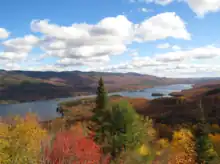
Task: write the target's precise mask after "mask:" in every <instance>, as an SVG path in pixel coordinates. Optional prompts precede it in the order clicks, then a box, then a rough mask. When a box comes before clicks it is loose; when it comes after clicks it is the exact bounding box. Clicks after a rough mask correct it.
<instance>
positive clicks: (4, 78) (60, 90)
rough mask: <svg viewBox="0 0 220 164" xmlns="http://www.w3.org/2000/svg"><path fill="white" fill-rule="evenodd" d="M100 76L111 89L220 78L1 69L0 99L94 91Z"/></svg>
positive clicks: (42, 98) (206, 81)
mask: <svg viewBox="0 0 220 164" xmlns="http://www.w3.org/2000/svg"><path fill="white" fill-rule="evenodd" d="M100 77H103V79H104V82H105V85H106V88H107V89H108V92H117V91H123V90H141V89H144V88H149V87H153V86H157V85H168V84H197V85H199V84H203V83H209V82H211V81H212V82H213V81H218V80H220V78H166V77H156V76H152V75H144V74H138V73H132V72H131V73H109V72H81V71H65V72H52V71H47V72H40V71H6V70H0V102H7V101H13V102H15V101H16V102H24V101H34V100H45V99H52V98H61V97H70V96H77V95H88V94H94V93H95V91H96V87H97V82H98V80H99V78H100Z"/></svg>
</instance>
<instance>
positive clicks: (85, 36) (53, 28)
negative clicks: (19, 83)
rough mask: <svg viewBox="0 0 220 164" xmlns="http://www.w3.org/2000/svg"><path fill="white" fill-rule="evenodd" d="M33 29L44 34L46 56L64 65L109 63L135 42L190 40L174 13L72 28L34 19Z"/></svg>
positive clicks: (71, 26)
mask: <svg viewBox="0 0 220 164" xmlns="http://www.w3.org/2000/svg"><path fill="white" fill-rule="evenodd" d="M31 29H32V31H33V32H38V33H41V34H42V37H43V39H41V41H40V47H41V49H42V50H43V51H44V52H45V56H53V57H58V58H61V59H62V60H60V61H59V64H65V65H70V64H72V65H91V63H94V61H96V62H97V63H98V62H102V61H103V59H104V61H105V62H107V61H109V58H110V57H111V56H113V55H121V54H123V53H125V52H126V51H127V50H128V48H127V47H128V45H129V44H131V43H133V42H148V41H155V40H161V39H166V38H169V37H172V38H175V39H185V40H189V39H190V33H189V32H188V31H187V29H186V26H185V22H184V21H183V20H182V19H181V18H180V17H179V16H177V15H176V14H175V13H174V12H167V13H161V14H158V15H155V16H153V17H151V18H149V19H146V20H144V21H143V22H141V23H139V24H135V23H133V22H131V21H130V20H128V19H127V17H125V16H124V15H119V16H116V17H107V18H104V19H102V20H101V21H99V22H98V23H97V24H86V23H82V24H72V25H70V26H60V25H57V24H53V23H50V21H49V20H33V21H32V22H31ZM107 59H108V60H107ZM74 60H77V61H74ZM64 61H65V62H64ZM67 61H68V62H67Z"/></svg>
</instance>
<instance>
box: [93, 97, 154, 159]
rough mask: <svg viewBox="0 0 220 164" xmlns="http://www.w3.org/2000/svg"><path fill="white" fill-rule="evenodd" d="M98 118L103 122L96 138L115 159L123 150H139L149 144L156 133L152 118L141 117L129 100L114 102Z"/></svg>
mask: <svg viewBox="0 0 220 164" xmlns="http://www.w3.org/2000/svg"><path fill="white" fill-rule="evenodd" d="M97 120H99V121H100V123H101V124H100V126H99V128H98V129H97V131H96V140H97V141H98V142H99V143H100V144H103V151H104V152H105V153H106V154H107V153H110V154H111V156H112V157H113V159H115V158H117V157H118V156H119V155H120V153H121V152H122V151H131V150H137V149H138V148H140V147H141V146H143V144H148V141H150V140H151V139H152V138H151V137H153V134H154V131H153V128H152V122H151V120H149V119H144V118H142V117H140V116H139V115H138V114H137V113H136V112H135V110H134V109H133V108H132V106H131V105H130V104H129V103H128V102H127V101H121V102H119V103H117V104H113V105H112V107H110V108H109V109H108V110H106V111H105V112H104V113H102V115H100V117H99V118H97ZM150 128H152V129H150ZM148 129H149V130H148ZM147 146H148V145H147Z"/></svg>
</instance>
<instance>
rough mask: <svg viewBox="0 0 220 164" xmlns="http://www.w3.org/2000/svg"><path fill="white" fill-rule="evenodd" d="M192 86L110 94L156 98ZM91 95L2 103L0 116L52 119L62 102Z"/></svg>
mask: <svg viewBox="0 0 220 164" xmlns="http://www.w3.org/2000/svg"><path fill="white" fill-rule="evenodd" d="M190 88H192V84H175V85H166V86H157V87H154V88H147V89H144V90H141V91H133V92H129V91H123V92H117V93H111V94H109V95H115V94H117V95H121V96H127V97H143V98H147V99H154V98H157V97H152V96H151V94H152V93H162V94H164V96H165V97H168V96H169V95H168V94H169V93H171V92H178V91H181V90H186V89H190ZM93 96H94V95H90V96H79V97H71V98H60V99H53V100H44V101H35V102H26V103H20V104H0V116H2V117H4V116H14V115H21V116H24V115H25V114H26V113H27V112H32V113H35V114H37V115H38V117H39V119H40V120H50V119H54V118H56V117H60V114H59V113H57V111H56V109H57V106H58V104H59V103H60V102H62V101H68V100H78V99H81V98H86V97H93Z"/></svg>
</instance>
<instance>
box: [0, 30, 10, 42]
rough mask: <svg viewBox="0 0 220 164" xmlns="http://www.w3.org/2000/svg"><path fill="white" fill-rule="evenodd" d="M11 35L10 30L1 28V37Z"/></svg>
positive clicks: (4, 37)
mask: <svg viewBox="0 0 220 164" xmlns="http://www.w3.org/2000/svg"><path fill="white" fill-rule="evenodd" d="M9 35H10V32H8V31H7V30H6V29H4V28H0V39H6V38H8V37H9Z"/></svg>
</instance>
